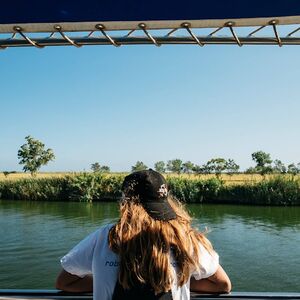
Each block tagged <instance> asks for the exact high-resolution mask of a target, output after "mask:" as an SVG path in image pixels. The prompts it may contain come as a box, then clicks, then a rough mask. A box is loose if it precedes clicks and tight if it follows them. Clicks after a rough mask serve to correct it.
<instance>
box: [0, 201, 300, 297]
mask: <svg viewBox="0 0 300 300" xmlns="http://www.w3.org/2000/svg"><path fill="white" fill-rule="evenodd" d="M188 209H189V210H190V211H191V213H192V215H193V216H194V224H195V226H197V227H199V228H200V229H204V228H205V226H207V227H209V228H210V230H211V232H210V233H209V234H208V237H209V239H210V240H211V241H212V242H213V245H214V246H215V248H216V250H217V251H218V252H219V254H220V257H221V263H222V264H223V266H224V267H225V268H226V270H227V271H228V273H229V274H230V277H231V278H232V281H233V286H234V289H235V290H236V291H295V292H296V291H298V292H299V291H300V286H299V278H300V268H299V266H300V257H299V253H300V234H299V229H300V207H252V206H235V205H199V204H192V205H188ZM117 218H118V206H117V204H116V203H94V204H88V203H73V202H69V203H61V202H56V203H55V202H25V201H24V202H22V201H19V202H17V201H0V241H1V244H0V269H1V272H0V288H53V284H54V280H55V276H56V274H57V272H58V271H59V269H60V266H59V264H58V261H59V258H60V257H61V256H62V255H64V254H65V253H66V252H67V251H68V250H69V249H70V248H71V247H72V246H74V245H75V244H76V243H77V242H78V241H80V240H81V239H82V238H83V237H85V236H86V235H87V234H88V233H90V232H92V231H94V230H96V229H97V228H98V227H99V226H101V225H102V224H105V223H110V222H114V221H115V220H116V219H117ZM28 274H30V276H27V275H28Z"/></svg>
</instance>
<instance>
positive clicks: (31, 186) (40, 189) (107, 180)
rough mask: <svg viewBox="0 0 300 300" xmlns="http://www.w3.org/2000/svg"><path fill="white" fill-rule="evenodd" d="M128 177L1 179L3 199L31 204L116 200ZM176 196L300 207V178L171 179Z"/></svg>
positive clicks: (188, 200)
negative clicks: (232, 181) (234, 182)
mask: <svg viewBox="0 0 300 300" xmlns="http://www.w3.org/2000/svg"><path fill="white" fill-rule="evenodd" d="M124 176H125V175H124V174H99V173H82V174H77V175H76V174H74V175H64V176H59V177H58V176H56V177H49V178H25V179H11V180H9V179H6V180H0V199H15V200H30V201H80V202H94V201H107V200H109V201H116V200H118V199H119V198H120V196H121V184H122V182H123V179H124ZM167 182H168V185H169V186H170V189H171V191H172V195H173V196H174V197H176V198H177V199H179V200H180V201H182V202H185V203H222V204H226V203H228V204H253V205H283V206H290V205H300V178H299V177H294V176H288V175H284V176H278V175H277V176H269V177H266V178H262V179H261V180H260V181H251V182H243V183H236V184H226V182H225V181H224V180H222V178H217V177H210V178H207V179H202V178H197V177H194V176H167Z"/></svg>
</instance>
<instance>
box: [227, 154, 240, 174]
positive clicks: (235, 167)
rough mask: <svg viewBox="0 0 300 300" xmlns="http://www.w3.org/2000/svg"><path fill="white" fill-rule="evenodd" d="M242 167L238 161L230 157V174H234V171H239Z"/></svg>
mask: <svg viewBox="0 0 300 300" xmlns="http://www.w3.org/2000/svg"><path fill="white" fill-rule="evenodd" d="M239 169H240V166H239V165H238V164H236V162H235V161H234V160H233V159H231V158H229V159H228V161H227V163H226V170H227V172H228V174H230V175H232V174H234V173H237V172H238V171H239Z"/></svg>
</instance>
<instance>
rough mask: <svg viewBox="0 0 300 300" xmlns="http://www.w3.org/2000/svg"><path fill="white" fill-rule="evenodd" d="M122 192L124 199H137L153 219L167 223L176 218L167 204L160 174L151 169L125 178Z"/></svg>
mask: <svg viewBox="0 0 300 300" xmlns="http://www.w3.org/2000/svg"><path fill="white" fill-rule="evenodd" d="M122 192H123V193H124V196H125V197H126V198H129V199H130V198H136V199H138V201H139V202H140V203H141V204H142V205H143V207H144V209H145V210H146V212H147V213H148V214H149V215H150V217H152V218H153V219H156V220H162V221H168V220H172V219H175V218H176V213H175V211H174V210H173V208H172V207H171V205H170V203H169V202H168V187H167V182H166V180H165V178H164V177H163V176H162V175H161V174H160V173H158V172H156V171H154V170H152V169H149V170H144V171H138V172H133V173H131V174H130V175H128V176H126V177H125V179H124V182H123V185H122Z"/></svg>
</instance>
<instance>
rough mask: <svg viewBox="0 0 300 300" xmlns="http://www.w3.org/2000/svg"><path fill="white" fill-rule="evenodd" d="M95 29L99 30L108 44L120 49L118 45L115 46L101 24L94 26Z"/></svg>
mask: <svg viewBox="0 0 300 300" xmlns="http://www.w3.org/2000/svg"><path fill="white" fill-rule="evenodd" d="M95 28H96V29H98V30H100V31H101V33H102V34H103V35H104V36H105V37H106V38H107V39H108V40H109V42H110V43H111V44H112V45H113V46H115V47H120V46H121V45H120V44H117V43H116V42H115V41H114V40H113V39H112V38H111V37H110V36H109V35H108V34H107V33H106V32H105V26H104V25H103V24H96V25H95Z"/></svg>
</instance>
